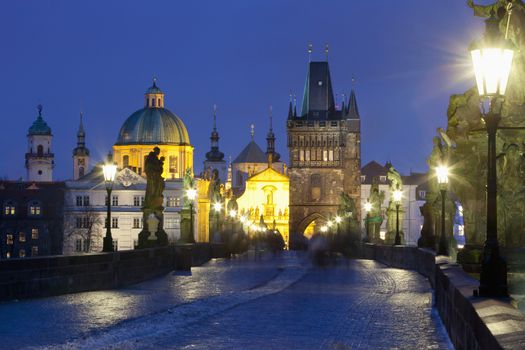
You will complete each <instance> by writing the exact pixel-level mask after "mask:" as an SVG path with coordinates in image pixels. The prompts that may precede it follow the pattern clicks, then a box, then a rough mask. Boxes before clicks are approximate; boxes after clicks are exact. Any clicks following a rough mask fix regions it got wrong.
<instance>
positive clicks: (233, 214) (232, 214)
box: [230, 209, 237, 218]
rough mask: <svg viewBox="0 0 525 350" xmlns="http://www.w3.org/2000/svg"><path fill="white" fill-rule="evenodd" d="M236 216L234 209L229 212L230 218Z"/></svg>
mask: <svg viewBox="0 0 525 350" xmlns="http://www.w3.org/2000/svg"><path fill="white" fill-rule="evenodd" d="M236 216H237V210H235V209H232V210H230V217H231V218H234V217H236Z"/></svg>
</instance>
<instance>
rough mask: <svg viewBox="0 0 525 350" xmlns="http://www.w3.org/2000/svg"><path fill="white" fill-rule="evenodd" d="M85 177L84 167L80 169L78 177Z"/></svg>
mask: <svg viewBox="0 0 525 350" xmlns="http://www.w3.org/2000/svg"><path fill="white" fill-rule="evenodd" d="M82 176H84V167H83V166H81V167H79V168H78V177H82Z"/></svg>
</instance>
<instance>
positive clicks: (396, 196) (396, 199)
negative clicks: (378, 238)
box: [392, 185, 403, 245]
mask: <svg viewBox="0 0 525 350" xmlns="http://www.w3.org/2000/svg"><path fill="white" fill-rule="evenodd" d="M392 198H393V199H394V203H395V205H396V238H395V242H394V245H401V235H400V234H399V206H400V205H401V199H402V198H403V191H401V190H400V189H399V185H397V188H396V189H395V190H394V192H392Z"/></svg>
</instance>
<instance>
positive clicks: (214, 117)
mask: <svg viewBox="0 0 525 350" xmlns="http://www.w3.org/2000/svg"><path fill="white" fill-rule="evenodd" d="M213 131H217V105H216V104H214V105H213Z"/></svg>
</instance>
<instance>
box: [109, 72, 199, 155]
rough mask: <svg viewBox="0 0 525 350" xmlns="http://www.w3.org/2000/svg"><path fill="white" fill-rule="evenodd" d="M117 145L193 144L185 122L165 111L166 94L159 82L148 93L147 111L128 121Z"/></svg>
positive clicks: (154, 83)
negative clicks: (159, 86)
mask: <svg viewBox="0 0 525 350" xmlns="http://www.w3.org/2000/svg"><path fill="white" fill-rule="evenodd" d="M116 144H117V145H129V144H157V145H162V144H167V145H190V138H189V136H188V131H187V130H186V126H185V125H184V123H183V122H182V120H181V119H180V118H179V117H177V116H176V115H175V114H173V113H172V112H170V111H169V110H168V109H166V108H164V93H163V92H162V90H160V89H159V88H158V87H157V84H156V79H154V80H153V85H152V86H151V87H150V88H149V89H148V90H146V93H145V105H144V108H142V109H139V110H138V111H136V112H135V113H133V114H132V115H131V116H129V118H128V119H126V121H125V122H124V124H123V125H122V128H120V132H119V136H118V140H117V143H116Z"/></svg>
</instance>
